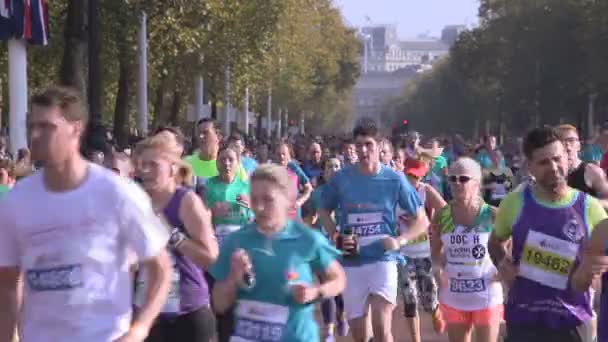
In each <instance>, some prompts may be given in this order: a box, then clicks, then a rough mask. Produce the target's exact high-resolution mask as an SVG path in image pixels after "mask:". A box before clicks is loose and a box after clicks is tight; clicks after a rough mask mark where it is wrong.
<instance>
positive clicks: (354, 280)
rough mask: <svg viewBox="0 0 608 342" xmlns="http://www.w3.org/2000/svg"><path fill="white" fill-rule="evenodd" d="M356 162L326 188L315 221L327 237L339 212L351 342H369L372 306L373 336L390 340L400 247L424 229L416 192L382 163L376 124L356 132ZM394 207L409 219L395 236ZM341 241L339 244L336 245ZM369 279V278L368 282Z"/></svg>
mask: <svg viewBox="0 0 608 342" xmlns="http://www.w3.org/2000/svg"><path fill="white" fill-rule="evenodd" d="M353 135H354V138H355V140H356V146H357V153H358V155H359V163H358V164H355V165H353V166H351V167H347V168H345V169H343V170H342V171H340V172H339V173H338V174H336V175H335V176H334V177H333V178H332V179H331V181H329V183H328V184H327V187H326V189H325V191H324V192H323V198H322V200H321V209H320V210H319V216H320V218H321V220H322V222H323V226H324V227H325V229H327V230H328V232H329V233H330V235H331V234H333V232H335V228H336V224H335V221H334V220H333V219H332V218H331V215H330V213H331V212H332V211H333V210H335V209H336V208H338V207H339V208H340V211H339V221H340V229H341V233H342V235H341V239H340V240H341V244H340V243H338V245H341V246H339V247H341V248H342V250H343V251H344V253H345V256H344V258H343V265H344V266H345V273H346V278H347V287H346V289H345V291H344V293H343V297H344V305H345V309H346V312H347V313H348V315H349V319H350V321H349V324H350V327H351V331H352V334H353V337H354V339H355V341H367V340H368V339H369V337H370V336H371V335H372V334H371V333H370V332H369V331H368V329H367V326H368V325H367V313H368V312H369V308H370V306H371V309H372V315H377V317H372V322H373V323H372V325H373V336H374V337H375V338H378V339H379V340H381V341H384V340H392V338H391V322H392V313H393V310H394V308H395V305H396V302H397V287H398V284H397V282H398V275H397V264H396V260H397V257H398V250H399V248H400V246H402V245H405V243H407V240H408V239H412V238H415V237H416V236H418V235H419V234H420V233H422V232H423V231H424V229H425V228H426V227H427V225H428V218H427V217H426V214H425V212H424V208H423V207H422V205H421V202H420V199H419V198H418V195H417V193H416V191H415V190H414V188H412V186H411V185H410V184H409V183H408V181H407V180H406V179H405V176H404V175H403V174H400V173H397V172H395V171H393V170H391V169H390V168H388V167H386V166H384V165H381V164H380V160H379V158H380V155H379V144H378V142H379V138H380V137H379V134H378V129H377V127H376V126H375V123H373V122H369V123H362V124H360V125H359V126H357V127H356V128H355V130H354V134H353ZM397 206H399V207H401V208H402V209H403V210H405V211H406V212H407V213H408V215H411V217H412V221H410V222H409V227H410V230H408V231H407V232H404V233H403V235H401V236H399V235H398V233H397V230H396V220H397V218H396V209H397ZM339 242H340V241H339ZM370 275H373V277H370Z"/></svg>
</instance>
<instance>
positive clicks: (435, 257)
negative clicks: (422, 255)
mask: <svg viewBox="0 0 608 342" xmlns="http://www.w3.org/2000/svg"><path fill="white" fill-rule="evenodd" d="M430 236H431V261H432V263H433V268H436V269H440V268H442V267H443V264H444V256H443V242H441V227H440V225H439V222H438V216H435V217H434V218H433V223H431V227H430Z"/></svg>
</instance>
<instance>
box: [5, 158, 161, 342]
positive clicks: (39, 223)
mask: <svg viewBox="0 0 608 342" xmlns="http://www.w3.org/2000/svg"><path fill="white" fill-rule="evenodd" d="M43 172H44V171H38V172H36V173H35V174H33V175H32V176H30V177H28V178H26V179H24V180H22V181H20V182H19V183H17V185H16V186H15V187H14V188H13V189H12V190H11V192H10V193H9V194H7V195H6V196H5V197H4V198H3V200H2V205H0V236H1V238H0V266H3V267H11V266H17V267H19V269H20V270H21V271H22V272H23V274H24V291H23V292H24V293H23V296H24V303H23V307H22V312H21V323H22V326H21V328H22V330H21V334H22V337H23V339H22V341H23V342H30V341H32V342H34V341H35V342H47V341H48V342H56V341H87V342H108V341H113V340H114V339H116V338H118V337H120V336H121V335H123V334H124V333H125V332H127V330H128V328H129V325H130V321H131V304H132V300H131V296H132V289H133V285H132V282H131V278H130V275H129V260H128V259H129V258H128V257H129V254H130V253H134V254H135V255H136V256H137V258H138V260H145V259H149V258H151V257H154V256H157V255H158V254H159V253H160V252H161V251H162V249H163V248H165V246H166V243H167V240H168V228H166V226H165V225H164V224H163V223H162V221H161V220H160V219H159V218H158V217H157V216H156V215H155V214H154V212H153V210H152V205H151V203H150V199H149V198H148V196H147V195H146V193H145V192H144V191H143V190H142V189H141V188H140V187H139V186H138V185H136V184H134V183H130V182H127V181H126V180H124V179H122V178H120V177H119V176H117V175H115V174H114V173H113V172H111V171H109V170H106V169H104V168H102V167H100V166H97V165H95V164H89V170H88V175H87V178H86V179H85V181H84V182H83V184H82V185H81V186H80V187H78V188H77V189H75V190H72V191H68V192H62V193H58V192H49V191H48V190H47V189H46V187H45V185H44V182H43V177H42V176H43Z"/></svg>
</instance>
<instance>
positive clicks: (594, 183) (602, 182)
mask: <svg viewBox="0 0 608 342" xmlns="http://www.w3.org/2000/svg"><path fill="white" fill-rule="evenodd" d="M585 181H587V182H588V183H589V184H590V188H592V189H593V190H594V191H595V192H597V197H598V199H599V200H600V203H601V204H602V207H604V209H607V210H608V179H606V175H605V174H604V171H603V170H602V169H600V168H599V167H598V166H597V165H594V164H587V169H586V170H585Z"/></svg>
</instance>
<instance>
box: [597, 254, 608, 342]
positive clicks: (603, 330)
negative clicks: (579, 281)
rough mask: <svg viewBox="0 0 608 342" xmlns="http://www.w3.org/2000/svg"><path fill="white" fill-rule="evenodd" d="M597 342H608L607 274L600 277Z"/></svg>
mask: <svg viewBox="0 0 608 342" xmlns="http://www.w3.org/2000/svg"><path fill="white" fill-rule="evenodd" d="M606 252H607V253H608V248H607V249H606ZM597 341H598V342H608V272H606V273H604V274H603V275H602V293H601V294H600V316H599V318H598V324H597Z"/></svg>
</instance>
